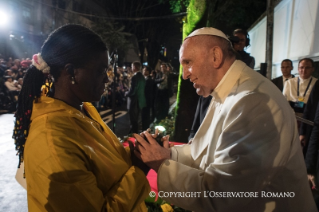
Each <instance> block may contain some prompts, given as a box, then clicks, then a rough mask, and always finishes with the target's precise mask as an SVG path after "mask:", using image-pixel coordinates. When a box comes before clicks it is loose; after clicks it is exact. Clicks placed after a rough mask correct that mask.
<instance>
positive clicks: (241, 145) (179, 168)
mask: <svg viewBox="0 0 319 212" xmlns="http://www.w3.org/2000/svg"><path fill="white" fill-rule="evenodd" d="M278 104H281V103H277V102H275V101H274V100H271V99H270V97H269V96H267V94H263V93H253V92H252V93H249V94H247V95H245V96H243V97H242V98H240V99H239V100H238V101H236V102H232V103H228V105H227V104H226V103H225V105H223V107H226V108H227V109H226V110H227V112H226V113H225V116H224V118H223V119H221V120H220V122H219V123H218V124H217V125H218V126H219V127H221V130H220V131H218V130H217V132H216V131H215V129H213V130H212V131H209V132H207V133H219V132H220V135H219V136H218V135H217V137H216V136H215V137H216V138H218V139H216V140H215V141H214V140H213V141H210V142H211V143H216V145H208V147H207V149H206V153H205V154H202V155H201V156H200V160H201V163H200V164H201V165H199V163H198V162H196V161H197V160H199V159H198V158H197V159H196V160H193V158H192V156H191V148H192V145H196V140H194V141H193V143H192V144H186V145H183V146H180V147H178V146H177V147H174V148H173V149H172V159H171V160H166V161H165V162H164V163H163V164H162V165H161V167H160V169H159V171H158V190H159V192H160V191H165V192H174V193H172V194H168V193H166V196H165V197H164V199H165V200H167V201H168V202H170V203H173V204H175V205H177V206H180V207H182V208H184V209H187V210H194V211H218V212H221V211H227V212H228V211H264V210H265V208H263V207H266V206H265V204H263V201H266V199H261V198H244V197H243V198H229V197H216V194H217V192H261V190H263V189H268V188H270V189H271V188H272V187H274V188H276V189H277V190H278V189H279V190H280V191H282V192H284V191H285V189H286V188H287V187H285V186H281V183H283V184H286V183H297V184H298V181H286V179H285V176H289V175H294V174H295V173H294V170H285V168H287V167H285V166H287V165H286V164H287V163H288V161H289V157H293V158H295V155H297V156H298V157H299V154H301V151H300V149H299V150H298V147H294V148H293V147H292V146H296V145H293V143H294V142H295V141H294V133H293V132H294V130H295V123H287V122H292V121H291V120H294V117H287V115H289V114H291V115H292V112H291V111H288V112H287V111H282V107H280V106H279V105H278ZM285 104H287V103H285ZM284 108H288V110H289V109H290V108H289V107H287V105H286V107H284ZM224 109H225V108H224ZM292 116H293V115H292ZM285 122H286V123H285ZM216 128H217V127H216ZM212 146H213V149H210V147H212ZM299 148H300V147H299ZM300 157H301V155H300ZM300 159H301V160H302V158H300ZM301 162H302V161H301ZM203 163H204V164H205V165H204V168H202V167H203V166H202V164H203ZM196 164H198V165H196ZM296 166H297V167H298V166H299V164H296ZM297 167H296V168H297ZM293 169H294V168H293ZM301 172H302V171H301ZM275 176H276V177H275ZM274 177H275V178H276V181H273V178H274ZM292 178H293V179H295V178H294V177H292ZM299 178H303V174H301V175H300V176H299ZM305 180H306V179H305ZM270 184H273V185H270ZM289 191H291V190H289ZM176 192H181V193H180V195H183V192H184V195H185V194H186V193H185V192H193V195H194V192H200V197H194V196H193V197H185V196H184V197H181V196H179V194H178V193H176ZM205 192H206V193H205ZM296 192H297V191H296ZM204 193H205V194H204ZM159 194H160V195H162V196H163V195H164V193H163V192H162V193H159ZM197 194H198V193H197ZM188 195H191V194H189V193H188ZM209 195H210V196H209ZM213 195H215V197H211V196H213ZM219 195H226V196H227V195H228V194H227V193H225V194H222V193H219ZM219 195H218V196H219ZM296 195H297V194H296ZM167 196H168V197H167ZM205 196H206V197H205ZM258 196H259V197H260V196H261V194H260V193H259V194H258ZM260 207H261V208H260ZM288 211H289V210H288Z"/></svg>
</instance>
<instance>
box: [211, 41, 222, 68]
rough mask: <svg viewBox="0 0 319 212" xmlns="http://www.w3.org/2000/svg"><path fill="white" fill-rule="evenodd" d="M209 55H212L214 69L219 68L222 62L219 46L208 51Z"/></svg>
mask: <svg viewBox="0 0 319 212" xmlns="http://www.w3.org/2000/svg"><path fill="white" fill-rule="evenodd" d="M210 54H211V55H212V60H213V66H214V68H216V69H218V68H220V67H221V66H222V63H223V60H224V54H223V51H222V49H221V48H220V47H219V46H214V47H213V48H211V49H210Z"/></svg>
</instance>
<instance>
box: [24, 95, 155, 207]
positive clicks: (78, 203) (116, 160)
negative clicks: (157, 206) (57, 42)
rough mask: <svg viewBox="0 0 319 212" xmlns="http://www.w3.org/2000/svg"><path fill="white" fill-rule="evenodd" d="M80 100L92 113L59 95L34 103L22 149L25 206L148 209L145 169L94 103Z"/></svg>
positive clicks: (148, 189) (148, 188)
mask: <svg viewBox="0 0 319 212" xmlns="http://www.w3.org/2000/svg"><path fill="white" fill-rule="evenodd" d="M83 106H84V108H85V110H86V111H87V112H88V114H89V115H90V116H91V118H92V119H91V118H88V117H87V116H84V115H83V114H82V113H81V112H80V111H78V110H76V109H75V108H73V107H71V106H69V105H68V104H66V103H64V102H62V101H60V100H57V99H53V98H49V97H44V96H42V97H41V100H40V102H39V103H34V104H33V111H32V116H31V121H32V122H31V125H30V131H29V136H28V138H27V141H26V145H25V150H24V163H25V174H26V182H27V195H28V208H29V211H30V212H36V211H58V212H61V211H72V212H73V211H76V212H79V211H88V212H91V211H121V212H122V211H123V212H126V211H147V209H146V206H145V203H144V199H145V198H146V197H147V195H148V193H149V191H150V186H149V183H148V181H147V179H146V176H145V174H144V173H143V171H141V170H140V169H139V168H137V167H135V166H132V164H131V160H130V152H129V150H128V149H124V147H123V146H122V144H121V143H120V142H119V141H118V139H117V137H116V136H115V135H114V133H113V132H112V131H111V130H110V129H109V128H108V127H107V125H106V124H105V123H104V122H103V120H102V119H101V117H100V115H99V114H98V112H97V111H96V109H95V108H94V107H93V105H92V104H90V103H84V105H83Z"/></svg>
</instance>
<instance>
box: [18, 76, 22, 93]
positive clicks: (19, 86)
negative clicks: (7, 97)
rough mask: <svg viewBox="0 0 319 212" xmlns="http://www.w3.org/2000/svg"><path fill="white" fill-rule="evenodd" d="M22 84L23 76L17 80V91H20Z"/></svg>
mask: <svg viewBox="0 0 319 212" xmlns="http://www.w3.org/2000/svg"><path fill="white" fill-rule="evenodd" d="M22 85H23V78H19V79H18V81H17V87H18V89H19V91H21V89H22Z"/></svg>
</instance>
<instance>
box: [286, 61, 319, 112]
mask: <svg viewBox="0 0 319 212" xmlns="http://www.w3.org/2000/svg"><path fill="white" fill-rule="evenodd" d="M313 71H314V62H313V60H312V59H310V58H304V59H301V60H300V61H299V64H298V73H299V77H295V78H292V79H290V80H288V81H286V84H285V87H284V90H283V95H284V96H285V97H286V98H287V101H288V102H289V103H290V105H291V107H292V108H293V109H294V111H295V112H296V113H297V115H298V114H299V115H300V114H302V113H303V110H304V108H305V105H306V104H307V102H308V98H309V95H310V93H311V90H312V88H313V86H314V84H315V83H316V81H317V79H316V78H314V77H312V76H311V75H312V73H313Z"/></svg>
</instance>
